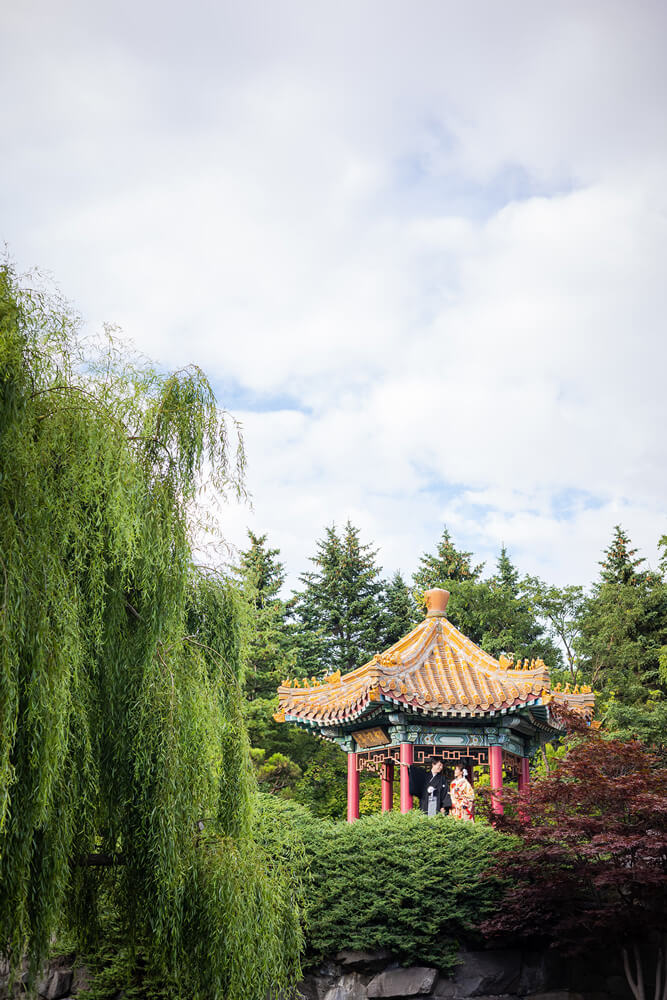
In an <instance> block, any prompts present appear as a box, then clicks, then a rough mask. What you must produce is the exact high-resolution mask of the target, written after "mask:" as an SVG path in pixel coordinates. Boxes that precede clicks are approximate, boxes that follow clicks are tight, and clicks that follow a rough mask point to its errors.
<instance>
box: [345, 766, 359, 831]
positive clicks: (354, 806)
mask: <svg viewBox="0 0 667 1000" xmlns="http://www.w3.org/2000/svg"><path fill="white" fill-rule="evenodd" d="M355 819H359V772H358V771H357V755H356V753H348V755H347V821H348V823H354V821H355Z"/></svg>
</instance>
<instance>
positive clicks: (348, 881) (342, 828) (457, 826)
mask: <svg viewBox="0 0 667 1000" xmlns="http://www.w3.org/2000/svg"><path fill="white" fill-rule="evenodd" d="M286 807H287V808H286ZM272 808H273V807H272ZM279 808H280V819H279V822H278V825H282V824H290V823H291V824H292V825H293V826H294V827H295V828H296V829H297V831H298V832H299V833H300V835H301V837H302V839H303V843H304V847H305V857H304V861H305V865H306V869H305V887H306V901H305V912H304V921H305V928H304V929H305V934H306V960H307V961H308V962H315V961H318V960H320V959H321V958H324V957H325V956H330V955H334V954H335V953H336V952H337V951H340V950H341V949H342V948H355V949H360V950H375V949H380V948H386V949H389V950H390V951H391V952H393V954H394V955H395V956H396V957H397V958H398V959H399V961H401V962H403V963H404V964H409V963H412V962H427V963H429V964H433V965H436V966H438V967H439V968H441V969H443V970H447V969H450V968H452V967H453V965H454V964H455V956H456V952H457V950H458V946H459V943H460V942H461V941H462V940H465V939H466V938H470V936H471V935H472V934H474V928H475V927H476V926H477V925H478V924H479V923H480V921H481V920H482V919H484V918H485V917H486V915H487V914H490V913H491V912H492V911H493V909H494V906H495V903H496V900H497V898H498V895H499V889H498V883H497V882H495V881H493V880H491V879H489V878H487V877H485V873H486V872H487V870H488V868H489V867H490V864H491V862H492V860H493V857H494V855H495V853H496V851H498V850H499V849H502V848H505V847H506V846H507V845H508V843H509V839H508V838H506V837H503V836H502V835H500V834H498V833H496V832H495V830H493V829H492V828H491V827H488V826H486V825H482V824H475V825H473V824H469V823H461V822H458V821H457V820H454V819H449V818H445V817H444V816H443V817H437V818H436V819H428V818H427V817H426V816H424V815H423V813H421V812H417V811H415V812H412V813H409V814H407V815H405V816H402V815H400V814H399V813H386V814H384V815H375V816H369V817H366V818H362V819H360V820H358V821H357V822H356V823H352V824H350V823H344V822H339V823H335V822H331V821H326V820H318V819H315V818H314V817H312V816H310V815H309V814H308V813H307V811H306V810H305V809H303V808H299V807H296V806H295V805H293V804H288V803H280V806H279Z"/></svg>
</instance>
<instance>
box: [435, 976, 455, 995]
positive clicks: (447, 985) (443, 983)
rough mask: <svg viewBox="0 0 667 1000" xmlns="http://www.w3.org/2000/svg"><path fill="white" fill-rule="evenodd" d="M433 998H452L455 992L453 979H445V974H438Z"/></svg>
mask: <svg viewBox="0 0 667 1000" xmlns="http://www.w3.org/2000/svg"><path fill="white" fill-rule="evenodd" d="M432 995H433V998H434V1000H454V997H455V996H456V995H457V994H456V986H455V985H454V980H453V979H447V978H445V976H438V981H437V982H436V984H435V987H434V989H433V994H432Z"/></svg>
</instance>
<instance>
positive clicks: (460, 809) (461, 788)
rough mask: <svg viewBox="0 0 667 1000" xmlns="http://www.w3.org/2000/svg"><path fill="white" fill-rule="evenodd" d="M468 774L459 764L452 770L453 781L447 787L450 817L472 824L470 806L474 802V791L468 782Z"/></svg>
mask: <svg viewBox="0 0 667 1000" xmlns="http://www.w3.org/2000/svg"><path fill="white" fill-rule="evenodd" d="M467 774H468V772H467V771H466V769H465V768H464V767H461V765H460V764H457V765H456V767H455V768H454V780H453V781H452V783H451V784H450V786H449V794H450V796H451V799H452V811H451V815H452V816H454V818H455V819H465V820H469V821H470V822H472V819H473V814H472V804H473V802H474V801H475V791H474V789H473V787H472V785H471V784H470V782H469V781H468V778H467Z"/></svg>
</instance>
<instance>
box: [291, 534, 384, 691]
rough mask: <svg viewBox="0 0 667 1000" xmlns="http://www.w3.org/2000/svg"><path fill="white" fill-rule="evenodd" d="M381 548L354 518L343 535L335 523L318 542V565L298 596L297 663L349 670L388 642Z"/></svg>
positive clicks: (308, 669)
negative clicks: (366, 538)
mask: <svg viewBox="0 0 667 1000" xmlns="http://www.w3.org/2000/svg"><path fill="white" fill-rule="evenodd" d="M376 555H377V551H376V550H375V549H374V548H373V547H372V545H370V544H362V543H361V542H360V540H359V531H358V529H357V528H355V527H354V526H353V525H352V524H351V523H350V522H349V521H348V522H347V524H346V525H345V528H344V530H343V532H342V534H341V535H339V534H338V532H337V531H336V527H335V525H334V526H332V527H330V528H327V529H326V533H325V536H324V538H323V539H321V540H320V541H318V542H317V552H316V555H315V556H313V557H312V559H311V560H310V561H311V562H312V563H313V564H314V565H315V567H316V569H315V570H312V571H310V572H308V573H304V574H303V576H301V577H300V580H301V582H302V583H303V584H304V590H303V591H302V592H300V593H297V594H295V597H294V600H293V603H292V608H291V610H292V614H293V616H294V619H295V621H296V626H297V630H296V635H297V644H298V651H297V662H298V665H299V667H300V668H301V670H302V671H304V672H305V673H306V674H314V675H318V674H319V675H321V674H323V673H329V672H331V671H335V670H340V671H341V672H342V673H346V672H347V671H349V670H353V669H354V668H355V667H358V666H360V665H361V664H362V663H365V662H366V661H367V660H368V659H370V658H371V657H372V656H373V655H374V653H376V652H377V651H378V650H379V648H380V647H381V645H382V639H383V618H384V614H383V608H382V601H381V594H382V582H381V580H380V569H379V567H378V566H377V565H376V562H375V557H376Z"/></svg>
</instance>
